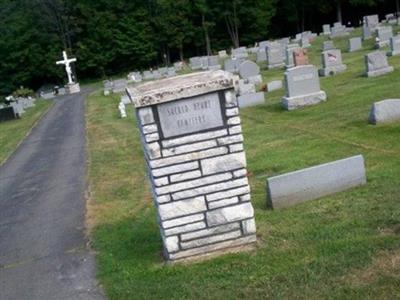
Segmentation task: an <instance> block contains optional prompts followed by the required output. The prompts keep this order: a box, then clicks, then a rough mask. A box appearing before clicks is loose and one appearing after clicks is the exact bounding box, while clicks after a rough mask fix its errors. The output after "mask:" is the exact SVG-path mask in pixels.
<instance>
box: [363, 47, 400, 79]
mask: <svg viewBox="0 0 400 300" xmlns="http://www.w3.org/2000/svg"><path fill="white" fill-rule="evenodd" d="M365 67H366V69H367V77H376V76H380V75H384V74H387V73H390V72H393V70H394V68H393V67H392V66H389V63H388V60H387V56H386V53H385V52H383V51H374V52H371V53H368V54H367V55H366V56H365Z"/></svg>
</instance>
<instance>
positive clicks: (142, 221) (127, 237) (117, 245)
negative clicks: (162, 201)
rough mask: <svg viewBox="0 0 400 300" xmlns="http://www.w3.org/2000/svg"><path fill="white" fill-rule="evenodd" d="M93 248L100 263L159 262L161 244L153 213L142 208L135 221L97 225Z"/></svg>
mask: <svg viewBox="0 0 400 300" xmlns="http://www.w3.org/2000/svg"><path fill="white" fill-rule="evenodd" d="M94 236H95V239H94V240H95V245H94V246H95V249H96V251H97V252H98V255H97V257H98V260H99V263H100V264H104V263H106V262H105V260H109V259H110V258H111V259H112V261H113V263H115V264H116V265H118V264H121V263H124V264H125V263H127V264H130V265H133V266H134V265H142V266H143V265H151V264H157V263H162V262H163V258H162V242H161V238H160V233H159V230H158V227H157V224H156V217H155V215H154V211H153V210H150V209H145V210H144V211H142V212H140V213H138V214H137V217H136V218H125V219H123V220H120V221H119V222H118V223H113V224H103V225H99V226H98V227H96V228H95V230H94Z"/></svg>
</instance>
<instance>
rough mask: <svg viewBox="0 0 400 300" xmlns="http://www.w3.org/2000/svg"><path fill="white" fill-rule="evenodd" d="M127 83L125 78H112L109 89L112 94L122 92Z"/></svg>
mask: <svg viewBox="0 0 400 300" xmlns="http://www.w3.org/2000/svg"><path fill="white" fill-rule="evenodd" d="M127 85H128V81H127V80H126V79H117V80H114V81H113V84H112V89H111V91H112V93H113V94H118V93H124V92H125V89H126V87H127Z"/></svg>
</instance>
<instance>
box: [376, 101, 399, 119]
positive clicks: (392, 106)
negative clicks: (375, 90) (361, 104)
mask: <svg viewBox="0 0 400 300" xmlns="http://www.w3.org/2000/svg"><path fill="white" fill-rule="evenodd" d="M399 120H400V99H388V100H383V101H379V102H375V103H374V104H373V105H372V109H371V112H370V114H369V122H370V123H371V124H374V125H377V124H381V123H389V122H395V121H399Z"/></svg>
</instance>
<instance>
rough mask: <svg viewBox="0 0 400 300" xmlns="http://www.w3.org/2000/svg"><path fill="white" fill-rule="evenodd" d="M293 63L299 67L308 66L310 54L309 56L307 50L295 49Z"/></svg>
mask: <svg viewBox="0 0 400 300" xmlns="http://www.w3.org/2000/svg"><path fill="white" fill-rule="evenodd" d="M293 62H294V65H295V66H296V67H297V66H305V65H308V64H309V62H308V54H307V49H302V48H299V49H295V50H294V51H293Z"/></svg>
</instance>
